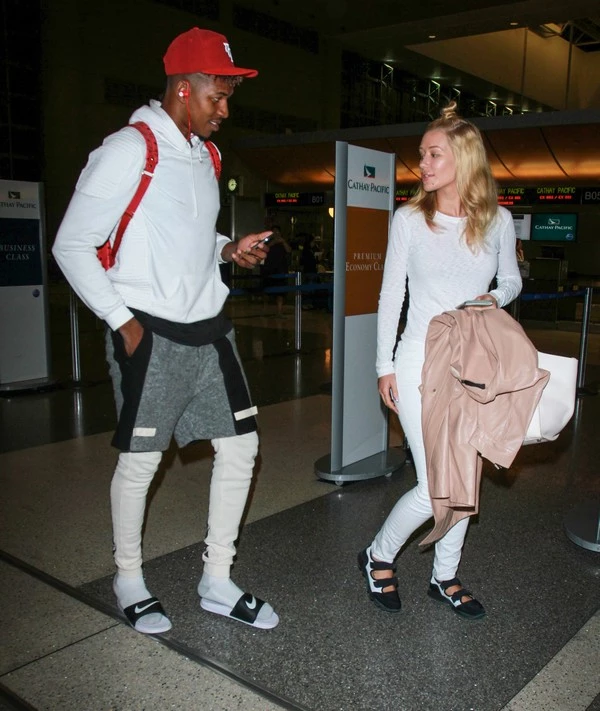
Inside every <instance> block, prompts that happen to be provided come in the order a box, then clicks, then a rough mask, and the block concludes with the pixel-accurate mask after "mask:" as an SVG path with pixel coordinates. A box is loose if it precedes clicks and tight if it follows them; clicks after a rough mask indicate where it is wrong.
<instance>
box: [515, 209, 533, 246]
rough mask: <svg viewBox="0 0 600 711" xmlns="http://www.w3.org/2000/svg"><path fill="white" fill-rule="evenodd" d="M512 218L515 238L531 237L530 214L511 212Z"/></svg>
mask: <svg viewBox="0 0 600 711" xmlns="http://www.w3.org/2000/svg"><path fill="white" fill-rule="evenodd" d="M512 218H513V225H514V226H515V235H516V236H517V239H521V240H523V239H531V215H523V214H522V213H516V212H513V216H512Z"/></svg>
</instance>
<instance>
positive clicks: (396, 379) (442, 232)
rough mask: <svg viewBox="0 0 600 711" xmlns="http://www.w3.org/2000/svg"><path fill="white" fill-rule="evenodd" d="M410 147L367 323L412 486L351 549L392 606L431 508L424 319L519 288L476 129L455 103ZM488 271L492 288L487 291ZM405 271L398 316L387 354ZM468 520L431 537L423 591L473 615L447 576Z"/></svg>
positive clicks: (378, 594) (500, 299)
mask: <svg viewBox="0 0 600 711" xmlns="http://www.w3.org/2000/svg"><path fill="white" fill-rule="evenodd" d="M419 153H420V156H421V158H420V170H421V184H420V186H419V189H418V191H417V193H416V195H415V196H414V197H413V198H412V199H411V200H410V201H409V202H408V203H407V204H406V205H405V206H403V207H401V208H400V209H399V210H398V211H397V212H396V214H395V215H394V218H393V221H392V225H391V229H390V236H389V242H388V249H387V255H386V261H385V268H384V274H383V283H382V288H381V294H380V299H379V310H378V324H377V374H378V376H379V381H378V389H379V393H380V395H381V398H382V400H383V402H384V403H385V404H386V406H387V407H389V408H390V409H391V410H392V411H393V412H395V413H397V414H398V415H399V417H400V423H401V425H402V429H403V431H404V434H405V436H406V438H407V440H408V443H409V445H410V449H411V455H412V458H413V462H414V465H415V469H416V474H417V485H416V487H415V488H413V489H412V490H411V491H409V492H408V493H406V494H405V495H404V496H402V498H401V499H400V500H399V501H398V502H397V503H396V505H395V507H394V508H393V509H392V511H391V513H390V514H389V516H388V518H387V519H386V521H385V523H384V524H383V526H382V528H381V529H380V531H379V532H378V533H377V535H376V536H375V538H374V540H373V542H372V543H371V545H369V546H368V547H367V548H366V549H365V550H363V551H362V552H361V553H360V554H359V557H358V562H359V567H360V569H361V571H362V572H363V575H364V576H365V578H366V580H367V590H368V594H369V597H370V598H371V599H372V600H373V601H374V602H375V603H376V604H377V605H378V606H379V607H380V608H382V609H384V610H386V611H388V612H397V611H399V610H400V607H401V602H400V596H399V594H398V580H397V578H396V577H395V576H394V573H395V570H396V569H395V567H394V560H395V558H396V556H397V555H398V553H399V552H400V550H401V549H402V547H403V546H404V544H405V543H406V541H407V540H408V538H409V537H410V536H411V534H412V533H413V532H414V531H415V530H416V529H417V528H419V527H420V526H421V525H422V524H423V523H425V522H426V521H427V520H428V519H429V518H431V516H432V508H431V499H430V496H429V489H428V483H427V468H426V462H425V450H424V444H423V432H422V426H421V394H420V391H419V385H420V384H421V369H422V367H423V362H424V352H425V339H426V336H427V329H428V326H429V322H430V320H431V319H432V318H433V317H434V316H436V315H438V314H440V313H442V312H444V311H451V310H453V309H455V308H456V307H457V306H458V305H460V304H462V303H463V302H465V301H467V300H472V299H477V300H487V299H490V300H492V301H493V304H494V306H505V305H506V304H508V303H509V302H510V301H512V300H513V299H515V298H516V297H517V296H518V294H519V292H520V290H521V277H520V275H519V269H518V267H517V260H516V253H515V232H514V227H513V222H512V217H511V215H510V213H509V212H508V210H506V209H505V208H503V207H499V206H498V203H497V197H496V186H495V183H494V180H493V178H492V174H491V170H490V166H489V163H488V160H487V156H486V153H485V148H484V145H483V141H482V139H481V134H480V133H479V130H478V129H477V128H476V127H475V126H474V125H473V124H472V123H470V122H469V121H466V120H465V119H463V118H461V117H460V116H458V115H457V113H456V103H455V102H451V103H450V104H449V105H448V106H447V107H446V108H445V109H444V110H443V111H442V115H441V118H439V119H437V120H436V121H433V122H432V123H431V124H430V125H429V127H428V129H427V131H426V133H425V135H424V136H423V138H422V140H421V145H420V148H419ZM494 277H496V281H497V286H496V288H494V289H492V290H491V291H489V292H488V288H489V285H490V283H491V282H492V280H493V279H494ZM407 278H408V291H409V292H410V302H409V307H408V314H407V323H406V328H405V329H404V332H403V334H402V337H401V339H400V342H399V343H398V345H397V348H396V352H395V356H394V348H395V346H396V333H397V328H398V321H399V318H400V313H401V310H402V305H403V303H404V297H405V293H406V286H405V285H406V281H407ZM468 525H469V518H468V517H467V518H464V519H463V520H461V521H459V522H458V523H457V524H456V525H454V526H453V527H452V528H451V529H450V530H449V531H448V532H447V533H446V534H445V535H444V536H443V537H442V538H441V539H440V540H438V541H437V543H436V544H435V556H434V561H433V574H432V577H431V581H430V585H429V591H428V593H429V595H430V596H431V597H434V598H435V599H437V600H440V601H443V602H446V603H449V604H450V605H451V606H452V608H453V609H454V610H455V611H456V612H457V613H459V614H461V615H462V616H464V617H467V618H470V619H475V618H479V617H482V616H483V615H484V614H485V610H484V608H483V606H482V605H481V603H479V602H478V601H477V600H476V599H475V598H474V596H473V595H471V593H469V592H468V591H467V590H465V589H464V588H463V586H462V583H461V582H460V580H459V579H458V578H457V569H458V565H459V562H460V558H461V553H462V547H463V542H464V538H465V534H466V531H467V527H468Z"/></svg>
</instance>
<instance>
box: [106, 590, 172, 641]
mask: <svg viewBox="0 0 600 711" xmlns="http://www.w3.org/2000/svg"><path fill="white" fill-rule="evenodd" d="M119 607H120V609H121V612H123V614H124V615H125V617H126V618H127V621H128V622H129V624H130V625H131V626H132V627H133V629H134V630H135V631H136V632H142V633H143V634H162V633H163V632H168V631H169V630H170V629H171V627H172V626H173V625H172V624H171V620H169V618H168V617H167V613H166V612H165V610H164V608H163V606H162V605H161V604H160V602H159V600H158V598H156V597H149V598H148V599H147V600H140V602H136V603H134V604H133V605H129V606H128V607H121V606H120V605H119Z"/></svg>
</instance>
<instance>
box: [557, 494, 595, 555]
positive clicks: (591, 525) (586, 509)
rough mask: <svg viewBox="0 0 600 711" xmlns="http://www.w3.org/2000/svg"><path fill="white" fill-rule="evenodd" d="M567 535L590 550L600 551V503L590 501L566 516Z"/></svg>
mask: <svg viewBox="0 0 600 711" xmlns="http://www.w3.org/2000/svg"><path fill="white" fill-rule="evenodd" d="M565 531H566V533H567V536H568V537H569V538H570V539H571V540H572V541H573V543H576V544H577V545H578V546H581V547H582V548H587V550H588V551H596V552H600V503H593V502H591V501H588V502H586V503H584V504H581V505H580V506H578V507H577V508H575V509H573V511H571V512H570V513H569V514H567V516H566V517H565Z"/></svg>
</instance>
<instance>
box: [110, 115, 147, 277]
mask: <svg viewBox="0 0 600 711" xmlns="http://www.w3.org/2000/svg"><path fill="white" fill-rule="evenodd" d="M129 125H130V126H131V127H132V128H135V129H137V130H138V131H139V132H140V133H141V134H142V136H143V137H144V140H145V141H146V165H145V166H144V170H143V171H142V177H141V178H140V183H139V185H138V187H137V190H136V191H135V194H134V196H133V197H132V198H131V202H130V203H129V205H128V206H127V209H126V210H125V212H124V213H123V215H122V217H121V220H120V222H119V226H118V227H117V234H116V236H115V241H114V242H113V244H112V246H111V244H110V241H109V240H107V241H106V242H105V243H104V244H103V245H102V247H100V248H99V249H98V259H99V260H100V261H101V262H102V266H103V267H104V268H105V269H110V268H111V267H113V266H114V264H115V258H116V256H117V252H118V251H119V247H120V246H121V240H122V239H123V235H124V234H125V230H126V229H127V226H128V225H129V223H130V222H131V218H132V217H133V216H134V214H135V211H136V210H137V208H138V205H139V204H140V202H141V201H142V198H143V197H144V194H145V193H146V190H148V186H149V185H150V181H151V180H152V178H153V176H154V171H155V170H156V166H157V164H158V145H157V144H156V137H155V136H154V133H153V132H152V129H151V128H150V126H148V124H146V123H144V122H143V121H136V123H132V124H129Z"/></svg>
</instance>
